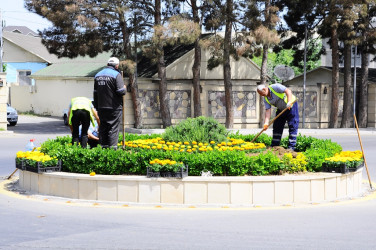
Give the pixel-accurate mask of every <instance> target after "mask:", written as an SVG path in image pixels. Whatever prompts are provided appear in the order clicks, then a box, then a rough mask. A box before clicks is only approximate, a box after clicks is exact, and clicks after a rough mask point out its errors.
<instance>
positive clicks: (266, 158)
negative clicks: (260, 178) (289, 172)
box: [250, 151, 285, 175]
mask: <svg viewBox="0 0 376 250" xmlns="http://www.w3.org/2000/svg"><path fill="white" fill-rule="evenodd" d="M252 159H253V162H252V168H251V170H250V173H251V174H252V175H267V174H280V172H281V171H283V170H284V169H285V166H284V165H283V164H282V161H281V160H280V159H279V158H278V157H277V155H276V154H275V153H274V152H271V151H268V152H267V153H264V154H259V156H258V157H253V158H252Z"/></svg>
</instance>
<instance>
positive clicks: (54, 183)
mask: <svg viewBox="0 0 376 250" xmlns="http://www.w3.org/2000/svg"><path fill="white" fill-rule="evenodd" d="M50 194H51V195H56V196H60V197H64V184H63V178H61V177H58V176H50Z"/></svg>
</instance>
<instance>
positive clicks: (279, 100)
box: [257, 83, 299, 151]
mask: <svg viewBox="0 0 376 250" xmlns="http://www.w3.org/2000/svg"><path fill="white" fill-rule="evenodd" d="M257 92H258V93H259V94H260V95H261V96H263V97H264V98H265V99H264V103H265V109H266V112H265V122H264V130H267V129H268V127H269V120H270V116H271V106H274V107H276V108H277V112H276V116H277V115H278V114H279V113H281V112H282V110H284V109H285V108H288V110H286V111H285V112H284V113H283V114H282V115H281V116H280V117H278V118H277V119H276V120H275V121H274V124H273V140H272V145H271V146H272V147H274V146H279V144H280V143H281V138H282V134H283V128H284V127H285V123H286V121H287V123H288V126H289V143H288V148H289V149H292V150H294V151H295V146H296V137H297V136H298V127H299V110H298V103H297V102H295V103H294V101H295V100H296V97H295V96H294V95H293V94H292V92H291V90H290V89H288V88H287V87H285V86H284V85H282V84H279V83H276V84H272V85H270V86H268V87H267V86H265V85H258V86H257Z"/></svg>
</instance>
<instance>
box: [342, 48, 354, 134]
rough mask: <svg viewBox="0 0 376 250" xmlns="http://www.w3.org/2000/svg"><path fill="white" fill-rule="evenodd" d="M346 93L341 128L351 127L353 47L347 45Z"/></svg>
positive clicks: (345, 51)
mask: <svg viewBox="0 0 376 250" xmlns="http://www.w3.org/2000/svg"><path fill="white" fill-rule="evenodd" d="M344 56H345V57H344V66H345V67H344V71H345V72H344V86H343V87H344V93H343V113H342V121H341V128H350V127H351V120H352V119H351V110H352V105H351V104H352V103H351V99H352V98H351V45H350V44H346V43H345V48H344Z"/></svg>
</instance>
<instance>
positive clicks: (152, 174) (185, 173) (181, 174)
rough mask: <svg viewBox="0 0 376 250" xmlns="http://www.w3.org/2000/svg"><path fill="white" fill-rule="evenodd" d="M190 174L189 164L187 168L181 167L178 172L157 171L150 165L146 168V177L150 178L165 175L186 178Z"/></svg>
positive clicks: (165, 176)
mask: <svg viewBox="0 0 376 250" xmlns="http://www.w3.org/2000/svg"><path fill="white" fill-rule="evenodd" d="M187 176H188V166H185V168H180V171H178V172H169V171H168V172H155V171H153V170H152V169H151V168H150V167H147V169H146V177H148V178H158V177H164V178H184V177H187Z"/></svg>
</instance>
